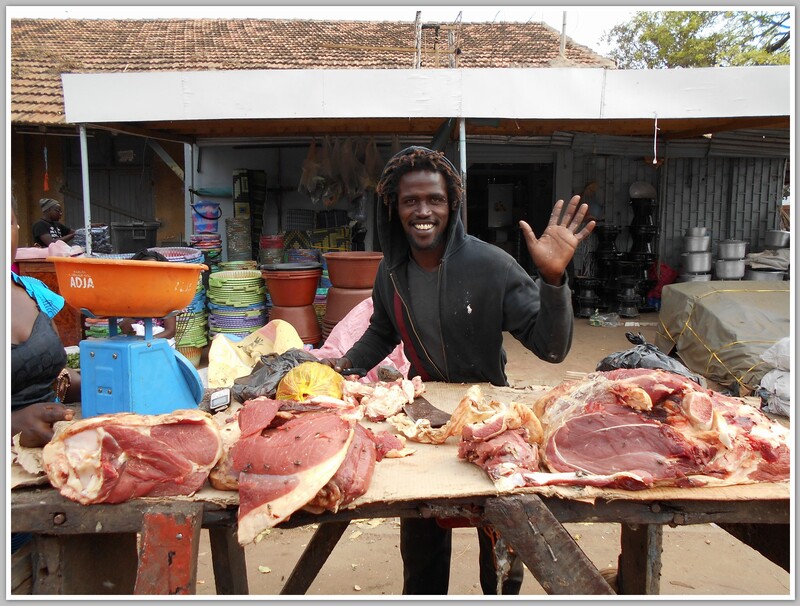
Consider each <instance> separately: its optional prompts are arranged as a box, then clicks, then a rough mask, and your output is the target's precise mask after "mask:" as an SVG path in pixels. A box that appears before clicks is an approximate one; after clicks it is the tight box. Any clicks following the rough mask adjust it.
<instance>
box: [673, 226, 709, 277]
mask: <svg viewBox="0 0 800 606" xmlns="http://www.w3.org/2000/svg"><path fill="white" fill-rule="evenodd" d="M681 267H682V268H683V273H682V274H681V275H680V276H679V277H678V281H679V282H705V281H708V280H710V279H711V235H710V234H709V233H708V230H707V229H706V228H705V227H690V228H688V229H687V230H686V234H685V235H684V237H683V253H681Z"/></svg>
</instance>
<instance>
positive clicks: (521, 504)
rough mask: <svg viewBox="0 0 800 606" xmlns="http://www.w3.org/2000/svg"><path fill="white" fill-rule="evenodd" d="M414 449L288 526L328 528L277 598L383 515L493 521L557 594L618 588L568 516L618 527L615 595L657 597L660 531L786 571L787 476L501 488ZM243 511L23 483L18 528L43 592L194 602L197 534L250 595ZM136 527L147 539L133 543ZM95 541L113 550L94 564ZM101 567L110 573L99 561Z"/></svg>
mask: <svg viewBox="0 0 800 606" xmlns="http://www.w3.org/2000/svg"><path fill="white" fill-rule="evenodd" d="M482 388H483V389H484V390H485V392H486V393H487V394H489V395H493V396H495V397H500V398H509V397H513V398H514V400H516V401H520V402H523V403H526V402H527V403H530V402H532V401H533V400H535V399H538V396H540V395H541V394H542V393H543V392H544V390H545V389H546V388H544V387H542V388H538V389H537V388H527V389H512V388H494V387H491V386H489V385H485V386H482ZM465 389H466V386H464V385H446V384H435V383H434V384H430V385H429V386H428V391H427V397H428V399H429V400H430V401H431V402H432V403H434V404H435V405H436V406H438V407H440V408H442V409H443V410H445V411H452V410H453V409H454V408H455V406H456V403H457V402H458V400H459V399H460V398H461V397H462V396H463V393H464V390H465ZM376 425H381V424H376ZM413 447H414V448H415V449H416V452H415V453H414V454H413V455H411V456H409V457H405V458H399V459H384V460H383V461H381V462H380V463H378V464H377V465H376V468H375V474H374V476H373V479H372V483H371V485H370V487H369V489H368V490H367V492H366V493H365V494H363V495H362V496H361V497H359V498H358V499H356V500H355V501H354V502H353V503H351V504H350V505H349V506H348V507H346V508H344V509H342V510H340V511H339V512H338V513H335V514H333V513H325V514H321V515H312V514H309V513H305V512H302V511H300V512H296V513H295V514H293V515H292V516H291V518H290V519H289V520H287V521H286V522H284V523H283V524H281V526H280V527H284V528H288V527H297V526H303V525H310V524H320V526H319V528H318V530H317V531H316V534H315V536H314V538H313V540H312V541H311V542H310V543H309V545H308V546H307V548H306V550H305V552H304V554H303V555H302V557H301V558H300V560H299V562H298V564H297V566H296V567H295V569H294V571H293V573H292V575H291V576H290V577H289V578H288V579H287V581H286V584H285V585H284V588H283V590H282V593H283V594H302V593H304V592H305V591H306V590H307V589H308V587H309V586H310V584H311V583H312V582H313V580H314V578H315V577H316V574H317V572H318V571H319V570H320V568H321V567H322V565H323V564H324V563H325V561H326V560H327V558H328V556H329V555H330V554H331V553H332V552H333V550H334V547H335V546H336V543H337V541H338V539H339V537H341V536H342V534H343V533H344V531H345V529H346V528H347V525H348V524H349V522H350V521H351V520H354V519H361V518H375V517H431V516H434V517H442V518H455V517H463V518H466V519H467V520H468V522H469V523H470V524H472V525H478V524H482V523H490V524H492V525H494V526H495V528H496V529H497V530H498V531H499V533H500V535H501V537H502V538H503V539H504V540H505V541H506V542H507V544H509V545H511V546H512V547H513V548H514V549H515V550H516V551H517V553H519V555H520V556H521V558H522V560H523V561H524V562H525V564H526V565H527V567H528V569H529V570H530V571H531V572H532V573H533V574H534V576H535V577H536V578H537V580H538V581H539V583H540V584H541V585H542V586H543V588H544V589H545V590H546V591H547V592H548V593H551V594H573V595H575V594H610V593H613V590H612V589H611V587H610V586H609V585H608V584H607V583H606V582H605V580H603V578H602V576H601V575H600V574H599V572H598V571H597V569H596V567H595V566H594V565H593V564H592V563H591V561H590V560H589V559H588V558H587V557H586V555H585V554H584V553H583V552H582V551H581V549H580V547H579V546H578V544H577V543H576V542H575V541H574V540H573V539H572V537H571V536H570V535H569V534H568V533H567V531H566V530H565V529H564V527H563V526H562V524H563V523H566V522H612V523H619V524H621V525H622V540H621V543H622V544H621V553H620V559H619V569H620V577H619V587H618V592H619V593H621V594H654V593H658V590H659V572H660V556H661V528H662V527H663V525H665V524H668V525H671V526H678V525H687V524H700V523H712V522H713V523H717V524H720V525H732V526H733V527H735V528H737V529H740V530H742V532H740V533H739V535H737V536H742V537H745V535H746V534H747V531H748V530H750V531H752V529H753V528H757V532H755V533H753V532H750V534H751V535H752V534H756V535H760V536H761V537H769V541H767V542H768V543H770V549H771V552H770V551H768V550H767V549H764V550H763V552H764V553H765V554H766V555H767V557H769V558H770V559H771V560H772V561H774V562H777V563H779V564H780V565H782V566H784V567H788V561H789V527H788V524H789V517H790V501H789V498H790V496H789V492H790V491H789V484H788V482H780V483H757V484H749V485H739V486H722V487H715V488H658V489H647V490H636V491H630V490H619V489H607V488H593V487H588V486H584V487H576V486H550V487H537V488H522V489H516V490H514V491H512V492H509V493H499V492H498V490H497V489H496V488H495V486H494V484H493V483H492V482H491V481H490V480H489V478H488V477H487V476H486V474H485V473H484V472H483V471H482V470H481V469H479V468H478V467H477V466H475V465H472V464H470V463H467V462H466V461H464V460H461V459H459V458H458V457H457V454H456V451H457V444H456V443H455V442H454V441H450V442H447V443H445V444H440V445H430V444H413ZM423 470H425V471H424V472H423ZM430 470H435V473H431V471H430ZM237 506H238V493H237V492H235V491H218V490H214V489H211V488H209V487H206V488H204V489H202V490H201V491H199V492H198V493H197V494H195V495H194V496H193V497H191V498H177V497H176V498H169V499H152V498H146V499H136V500H132V501H129V502H126V503H121V504H118V505H104V504H100V505H89V506H84V505H79V504H78V503H75V502H72V501H69V500H67V499H65V498H63V497H62V496H60V495H59V494H58V493H57V492H56V491H55V490H53V489H51V488H28V489H23V490H16V491H13V492H12V496H11V526H12V530H13V531H15V532H32V533H34V534H35V540H34V550H33V562H34V567H33V568H34V573H33V574H34V579H33V593H36V594H43V593H51V594H52V593H120V594H125V593H136V594H192V593H194V590H195V587H194V583H195V576H196V566H197V553H198V541H199V532H200V528H208V529H209V531H210V536H211V544H212V558H213V560H214V571H215V580H216V589H217V593H219V594H234V593H247V580H246V574H245V572H246V568H245V562H244V550H243V548H242V547H241V546H240V545H239V543H238V542H237V540H236V532H235V531H236V516H237ZM135 533H141V538H140V541H139V544H138V546H137V542H136V534H135ZM265 540H267V541H268V540H269V538H268V537H267V538H266V539H265ZM743 540H746V539H745V538H743ZM100 541H102V542H103V545H104V548H105V547H107V548H108V550H106V549H104V550H103V551H102V555H101V556H100V557H99V558H98V555H97V554H98V553H100V551H99V550H98V547H97V546H98V545H99V544H100ZM756 548H757V549H758V548H759V547H758V546H756ZM112 549H113V550H114V551H115V552H116V551H118V552H119V553H120V555H119V557H117V555H116V554H115V553H114V552H112V551H111V550H112ZM759 550H761V549H759ZM334 557H335V555H334ZM98 559H100V560H103V561H104V562H106V563H108V562H113V563H114V565H113V566H108V565H106V566H101V565H99V564H98ZM87 570H91V571H92V574H86V571H87ZM104 574H105V575H108V576H107V577H104V576H103V575H104ZM91 583H93V585H90V584H91Z"/></svg>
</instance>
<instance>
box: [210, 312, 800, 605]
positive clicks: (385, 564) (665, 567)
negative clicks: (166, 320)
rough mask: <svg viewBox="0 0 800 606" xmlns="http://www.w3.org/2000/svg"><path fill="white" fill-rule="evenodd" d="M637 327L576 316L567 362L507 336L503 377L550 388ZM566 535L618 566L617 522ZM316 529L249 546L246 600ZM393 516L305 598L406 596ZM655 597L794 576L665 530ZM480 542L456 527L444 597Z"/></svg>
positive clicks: (763, 587) (272, 587)
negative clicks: (544, 357) (549, 360)
mask: <svg viewBox="0 0 800 606" xmlns="http://www.w3.org/2000/svg"><path fill="white" fill-rule="evenodd" d="M634 321H638V322H639V323H640V324H642V326H628V327H625V326H621V327H614V328H609V327H594V326H590V325H589V323H588V320H585V319H580V318H576V320H575V337H574V342H573V348H572V351H571V352H570V354H569V356H568V357H567V359H566V360H565V361H564V362H563V363H561V364H556V365H551V364H545V363H543V362H541V361H540V360H538V358H536V357H535V356H534V355H533V354H531V353H530V352H528V351H526V350H524V349H523V348H522V347H521V346H519V344H518V343H517V342H516V341H515V340H514V339H513V338H512V337H508V339H507V344H506V349H507V351H508V353H509V364H508V367H507V372H508V375H509V381H510V383H511V384H512V385H516V386H522V385H556V384H558V383H559V382H560V381H561V380H562V379H563V378H564V376H565V375H566V373H567V372H591V371H592V370H594V368H595V366H596V364H597V362H598V361H599V360H601V359H602V358H603V357H605V356H607V355H608V354H610V353H613V352H616V351H622V350H626V349H629V348H630V347H631V345H630V344H629V343H628V341H627V340H626V338H625V332H626V331H632V332H641V333H642V334H643V335H644V336H645V338H646V339H647V341H648V342H651V343H652V342H654V341H655V331H656V326H655V323H656V322H657V321H658V316H657V314H643V315H641V316H640V317H639V318H637V319H636V320H634ZM565 527H566V529H567V530H568V531H569V532H570V534H571V535H572V537H573V538H574V539H575V540H576V541H577V543H578V544H579V545H580V546H581V548H582V549H583V550H584V552H585V553H586V555H587V556H588V557H589V558H590V559H591V560H592V561H593V562H594V564H595V565H596V566H597V567H598V568H605V567H611V566H615V565H616V561H617V557H618V555H619V532H620V531H619V525H617V524H595V523H580V524H566V525H565ZM313 532H314V527H305V528H296V529H289V530H273V531H272V533H271V534H270V535H269V536H268V537H267V538H266V539H264V540H263V541H261V542H260V543H259V544H257V545H250V546H247V547H246V548H245V553H246V558H247V569H248V582H249V586H250V593H251V595H276V594H278V593H279V591H280V589H281V587H282V586H283V583H284V582H285V580H286V578H287V577H288V576H289V574H290V573H291V571H292V568H293V567H294V564H295V563H296V561H297V559H298V558H299V556H300V554H301V553H302V551H303V549H304V548H305V546H306V545H307V544H308V542H309V540H310V539H311V536H312V534H313ZM399 540H400V537H399V520H398V519H396V518H387V519H376V520H360V521H354V522H351V524H350V526H349V528H348V529H347V531H346V532H345V534H344V535H343V536H342V538H341V540H340V541H339V544H338V545H337V546H336V548H335V549H334V551H333V553H332V554H331V556H330V558H329V559H328V561H327V562H326V564H325V565H324V566H323V568H322V570H321V571H320V573H319V575H318V576H317V578H316V580H315V581H314V583H313V584H312V586H311V588H310V589H309V591H308V594H307V595H313V596H326V595H327V596H345V595H349V596H381V595H386V596H391V595H399V594H400V593H401V591H402V562H401V559H400V552H399ZM663 546H664V550H663V555H662V570H661V594H662V595H672V596H691V595H697V596H712V595H728V596H734V595H742V596H784V597H785V596H788V595H789V593H790V583H791V579H790V575H789V573H787V572H786V571H784V570H783V569H782V568H780V567H779V566H776V565H774V564H772V563H771V562H769V561H768V560H767V559H766V558H764V557H762V556H761V555H760V554H759V553H758V552H756V551H755V550H753V549H751V548H750V547H748V546H746V545H744V544H743V543H741V542H739V541H738V540H737V539H735V538H733V537H732V536H731V535H729V534H728V533H727V532H725V531H724V530H721V529H720V528H718V527H717V526H715V525H713V524H702V525H695V526H686V527H678V528H670V527H664V539H663ZM477 550H478V543H477V537H476V532H475V530H474V529H471V528H461V529H455V530H454V536H453V555H452V561H451V576H450V594H451V595H480V594H481V590H480V586H479V584H478V551H477ZM197 579H198V582H197V594H198V595H210V594H214V573H213V570H212V568H211V557H210V547H209V543H208V535H207V532H206V531H203V536H202V540H201V545H200V557H199V567H198V576H197ZM521 594H523V595H543V594H544V591H543V590H542V588H541V586H540V585H539V584H538V583H537V581H536V579H535V577H534V576H533V574H531V573H530V571H527V570H526V574H525V580H524V582H523V586H522V591H521Z"/></svg>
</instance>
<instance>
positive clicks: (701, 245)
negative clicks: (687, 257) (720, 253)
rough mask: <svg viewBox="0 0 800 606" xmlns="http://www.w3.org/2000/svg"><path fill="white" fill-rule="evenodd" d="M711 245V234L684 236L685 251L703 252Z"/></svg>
mask: <svg viewBox="0 0 800 606" xmlns="http://www.w3.org/2000/svg"><path fill="white" fill-rule="evenodd" d="M710 247H711V236H685V237H684V238H683V250H684V251H685V252H704V251H707V250H709V248H710Z"/></svg>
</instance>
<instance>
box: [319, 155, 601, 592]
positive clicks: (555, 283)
mask: <svg viewBox="0 0 800 606" xmlns="http://www.w3.org/2000/svg"><path fill="white" fill-rule="evenodd" d="M377 191H378V194H379V196H380V199H379V201H378V206H377V213H378V237H379V239H380V243H381V248H382V249H383V254H384V257H383V261H381V264H380V266H379V267H378V273H377V276H376V278H375V285H374V287H373V290H372V299H373V314H372V318H371V319H370V325H369V327H368V328H367V330H366V332H365V333H364V334H363V335H362V337H361V338H360V339H359V340H358V341H357V342H356V343H355V344H354V345H353V347H352V348H351V349H350V350H349V351H347V352H346V353H345V355H344V357H343V358H339V359H328V360H324V361H325V362H326V363H327V364H329V365H331V366H333V367H334V368H335V369H336V370H338V371H341V370H344V369H347V368H357V367H363V368H372V367H374V366H375V365H376V364H378V363H379V362H380V361H381V360H383V359H384V358H385V357H386V356H387V355H388V354H389V353H390V352H391V351H392V350H393V349H394V348H395V347H396V346H397V344H398V343H400V342H401V341H402V343H403V347H404V351H405V354H406V356H407V357H408V359H409V362H410V363H411V368H410V370H409V373H408V376H409V377H414V376H420V377H421V378H422V380H423V381H441V382H447V383H483V382H487V383H492V384H493V385H507V384H508V379H507V377H506V374H505V363H506V352H505V350H504V349H503V333H504V332H510V333H511V334H512V335H513V336H514V337H515V338H516V339H518V340H519V341H520V342H521V343H522V344H523V345H525V347H527V348H528V349H529V350H530V351H532V352H533V353H535V354H536V355H537V356H538V357H539V358H541V359H542V360H546V361H547V362H552V363H557V362H561V361H562V360H563V359H564V358H565V357H566V355H567V353H568V352H569V349H570V346H571V344H572V318H573V313H572V302H571V292H570V289H569V285H568V284H567V279H566V275H565V270H566V267H567V264H568V263H569V262H570V260H571V259H572V257H573V256H574V254H575V249H576V247H577V246H578V243H579V242H580V241H581V240H583V239H585V238H587V237H588V236H589V234H590V233H591V231H592V229H594V221H590V222H589V223H588V224H586V225H585V226H583V225H582V223H583V220H584V217H585V216H586V212H587V210H588V207H587V205H586V204H581V205H579V202H580V198H579V196H574V197H573V198H572V199H571V200H570V202H569V204H568V205H567V206H566V209H565V208H564V202H563V200H559V201H558V202H556V204H555V206H554V207H553V212H552V214H551V217H550V222H549V224H548V226H547V228H546V229H545V231H544V233H542V235H541V237H539V238H537V237H536V236H535V235H534V233H533V231H532V230H531V228H530V226H529V225H528V224H527V223H526V222H525V221H520V228H521V229H522V233H523V235H524V236H525V242H526V244H527V247H528V251H529V252H530V255H531V259H532V260H533V262H534V264H535V265H536V268H537V270H538V273H539V275H540V277H541V279H540V280H538V281H535V280H534V279H533V278H532V277H531V276H530V275H528V274H527V273H526V272H525V270H524V269H523V268H522V267H521V266H520V265H519V263H517V262H516V260H514V258H513V257H511V255H509V254H508V253H506V252H505V251H503V250H501V249H500V248H498V247H496V246H494V245H492V244H488V243H486V242H483V241H481V240H479V239H477V238H475V237H473V236H470V235H468V234H467V233H466V232H465V231H464V225H463V223H462V221H461V213H460V209H461V199H462V193H463V189H462V185H461V177H460V175H459V172H458V171H457V170H456V168H455V167H454V166H453V165H452V164H451V163H450V161H449V160H448V159H447V158H446V157H445V156H444V154H442V153H441V152H436V151H432V150H430V149H427V148H424V147H409V148H407V149H404V150H403V151H401V152H399V153H397V154H396V155H395V156H393V157H392V158H391V159H390V160H389V162H388V163H387V164H386V167H385V168H384V170H383V174H382V175H381V179H380V182H379V183H378V188H377ZM562 211H563V212H562ZM562 215H563V216H562ZM430 473H433V474H435V473H436V470H435V469H431V470H430ZM447 525H448V524H447V523H442V524H440V523H439V522H437V520H435V519H417V518H403V519H402V520H401V523H400V551H401V554H402V557H403V579H404V581H403V593H404V594H427V595H434V594H446V593H447V590H448V584H449V578H450V551H451V533H452V531H451V530H450V529H449V528H446V527H445V526H447ZM478 538H479V542H480V559H479V562H480V580H481V588H482V589H483V592H484V593H486V594H493V593H496V592H497V572H496V567H495V562H494V554H493V550H492V530H491V529H490V528H487V527H482V528H478ZM512 561H513V564H512V566H511V572H510V574H509V575H508V578H507V579H506V580H505V582H504V583H503V586H502V592H503V593H504V594H518V593H519V589H520V585H521V584H522V575H523V567H522V562H520V561H519V560H518V559H517V558H513V557H512Z"/></svg>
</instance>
